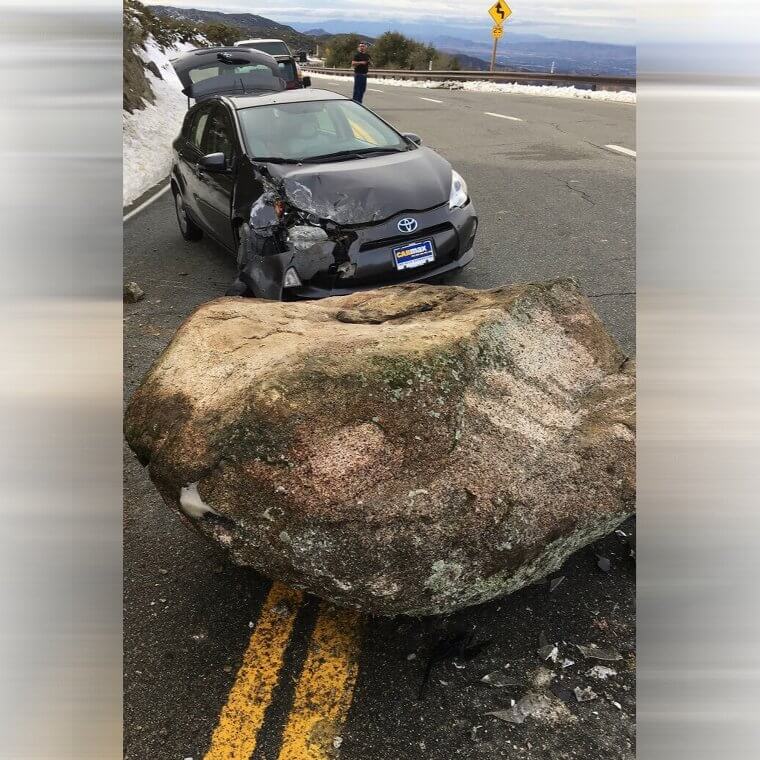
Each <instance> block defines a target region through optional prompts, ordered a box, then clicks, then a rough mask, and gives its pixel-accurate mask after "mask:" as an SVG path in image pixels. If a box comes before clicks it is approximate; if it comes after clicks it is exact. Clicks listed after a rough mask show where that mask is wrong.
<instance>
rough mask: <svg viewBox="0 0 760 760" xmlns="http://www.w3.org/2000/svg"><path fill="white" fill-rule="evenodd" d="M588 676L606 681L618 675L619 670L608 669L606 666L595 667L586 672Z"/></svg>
mask: <svg viewBox="0 0 760 760" xmlns="http://www.w3.org/2000/svg"><path fill="white" fill-rule="evenodd" d="M586 675H587V676H588V677H589V678H597V679H599V680H600V681H606V680H607V679H608V678H612V677H613V676H616V675H617V670H614V669H613V668H608V667H607V666H606V665H594V667H593V668H589V670H587V671H586Z"/></svg>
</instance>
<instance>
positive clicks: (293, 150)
mask: <svg viewBox="0 0 760 760" xmlns="http://www.w3.org/2000/svg"><path fill="white" fill-rule="evenodd" d="M238 115H239V118H240V125H241V128H242V131H243V134H244V136H245V141H246V144H247V149H248V154H249V155H250V156H251V157H252V158H258V159H262V160H263V159H267V160H273V161H278V160H279V161H315V160H319V159H323V160H324V159H330V158H334V159H335V160H346V159H351V158H353V157H355V156H357V157H358V156H360V155H363V154H368V155H369V154H372V153H385V152H396V151H402V150H408V149H409V147H410V146H409V144H408V143H407V142H406V141H405V140H404V139H403V138H402V137H401V135H399V134H398V133H397V132H396V131H395V130H393V129H391V128H390V127H389V126H388V125H387V124H385V123H384V122H382V121H381V120H380V119H379V118H378V117H377V116H375V115H374V114H373V113H372V112H370V111H368V110H367V109H366V108H363V107H362V106H360V105H359V104H358V103H354V101H352V100H318V101H305V102H302V103H277V104H273V105H265V106H256V107H253V108H245V109H243V110H241V111H238Z"/></svg>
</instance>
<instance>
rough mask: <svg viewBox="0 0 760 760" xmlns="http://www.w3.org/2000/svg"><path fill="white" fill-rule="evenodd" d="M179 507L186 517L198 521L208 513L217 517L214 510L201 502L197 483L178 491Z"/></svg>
mask: <svg viewBox="0 0 760 760" xmlns="http://www.w3.org/2000/svg"><path fill="white" fill-rule="evenodd" d="M179 505H180V507H182V511H183V512H184V513H185V514H186V515H187V516H188V517H192V518H193V519H195V520H198V519H200V518H201V517H203V516H204V515H207V514H209V513H211V514H212V515H219V513H218V512H217V511H216V510H214V509H212V508H211V507H210V506H209V505H208V504H206V502H205V501H203V499H201V495H200V494H199V493H198V484H197V483H190V484H189V485H187V486H184V487H183V488H182V489H181V490H180V492H179Z"/></svg>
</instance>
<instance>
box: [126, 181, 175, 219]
mask: <svg viewBox="0 0 760 760" xmlns="http://www.w3.org/2000/svg"><path fill="white" fill-rule="evenodd" d="M169 190H171V185H169V184H167V185H166V186H165V187H162V188H161V189H160V190H159V191H158V192H157V193H155V195H151V196H150V198H148V200H147V201H145V202H143V203H141V204H140V205H139V206H138V207H137V208H133V209H132V210H131V211H130V212H129V213H128V214H127V215H126V216H123V217H122V219H121V221H122V224H123V223H124V222H126V221H129V220H130V219H131V218H132V217H133V216H134V215H135V214H139V213H140V212H141V211H142V210H143V209H144V208H147V207H148V206H150V204H151V203H153V201H155V200H157V199H158V198H160V197H161V196H162V195H163V194H164V193H166V192H168V191H169Z"/></svg>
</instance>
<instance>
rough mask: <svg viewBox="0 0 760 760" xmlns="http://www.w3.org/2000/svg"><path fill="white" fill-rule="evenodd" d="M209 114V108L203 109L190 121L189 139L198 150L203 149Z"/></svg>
mask: <svg viewBox="0 0 760 760" xmlns="http://www.w3.org/2000/svg"><path fill="white" fill-rule="evenodd" d="M208 116H209V111H208V109H201V110H200V111H198V113H196V114H195V115H194V116H193V120H192V122H191V123H190V134H189V140H190V142H191V143H192V144H193V145H194V146H195V147H196V148H198V150H202V148H201V145H202V144H203V134H204V132H205V130H206V123H207V122H208Z"/></svg>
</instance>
